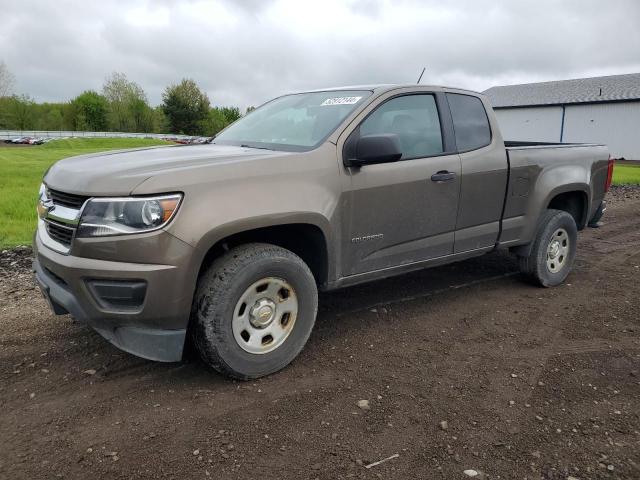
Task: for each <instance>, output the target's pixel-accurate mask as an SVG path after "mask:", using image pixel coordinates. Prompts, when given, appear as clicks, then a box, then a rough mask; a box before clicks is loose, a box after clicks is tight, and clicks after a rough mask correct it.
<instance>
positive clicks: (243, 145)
mask: <svg viewBox="0 0 640 480" xmlns="http://www.w3.org/2000/svg"><path fill="white" fill-rule="evenodd" d="M240 146H241V147H242V148H257V149H259V150H273V149H272V148H267V147H256V146H254V145H247V144H246V143H243V144H241V145H240Z"/></svg>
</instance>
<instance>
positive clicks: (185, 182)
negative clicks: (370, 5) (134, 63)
mask: <svg viewBox="0 0 640 480" xmlns="http://www.w3.org/2000/svg"><path fill="white" fill-rule="evenodd" d="M612 170H613V163H612V161H611V160H609V155H608V153H607V149H606V147H604V146H601V145H585V144H574V145H569V144H542V143H526V142H519V143H518V142H506V143H505V142H504V141H503V139H502V137H501V135H500V130H499V129H498V126H497V124H496V119H495V116H494V113H493V110H492V108H491V106H490V104H489V103H488V101H487V99H486V98H485V97H484V96H482V95H481V94H478V93H474V92H470V91H466V90H460V89H453V88H443V87H428V86H416V85H411V86H389V85H384V86H366V87H347V88H338V89H327V90H319V91H310V92H304V93H298V94H292V95H285V96H282V97H279V98H276V99H274V100H272V101H270V102H267V103H266V104H264V105H263V106H261V107H260V108H258V109H256V110H255V111H253V112H251V113H250V114H248V115H246V116H245V117H243V118H241V119H240V120H238V121H237V122H236V123H234V124H232V125H231V126H229V127H228V128H227V129H225V130H224V131H222V132H221V133H219V134H218V135H217V136H216V137H215V138H214V139H212V141H211V142H210V144H205V145H197V146H195V145H194V146H168V147H156V148H144V149H137V150H128V151H116V152H107V153H101V154H92V155H84V156H79V157H73V158H69V159H65V160H62V161H59V162H58V163H56V164H55V165H53V166H52V167H51V168H50V170H49V171H48V172H47V173H46V174H45V177H44V179H43V184H42V186H41V188H40V196H39V202H38V208H37V209H38V215H39V220H38V226H37V231H36V234H35V236H34V252H35V261H34V270H35V275H36V280H37V282H38V284H39V285H40V287H41V289H42V291H43V293H44V295H45V298H47V299H48V301H49V303H50V306H51V308H52V309H53V311H54V312H55V313H56V314H67V313H69V314H71V315H72V316H73V317H75V318H76V319H78V320H82V321H84V322H86V323H88V324H89V325H91V326H92V327H93V328H94V329H95V330H96V331H98V332H99V333H100V334H101V335H102V336H104V337H105V338H106V339H107V340H108V341H110V342H111V343H113V344H114V345H116V346H117V347H119V348H121V349H123V350H125V351H127V352H130V353H133V354H135V355H138V356H141V357H144V358H148V359H152V360H159V361H179V360H180V359H181V358H182V353H183V348H184V345H185V342H186V341H187V339H188V338H189V339H191V340H192V341H193V342H194V344H195V346H196V348H197V350H198V352H199V353H200V355H201V356H202V358H203V360H204V361H205V362H206V363H207V364H208V365H210V366H211V367H213V368H214V369H216V370H218V371H219V372H222V373H224V374H226V375H229V376H231V377H234V378H239V379H250V378H257V377H260V376H263V375H267V374H270V373H273V372H275V371H278V370H280V369H282V368H283V367H285V366H286V365H287V364H289V363H290V362H291V361H292V360H293V359H294V358H295V357H296V355H298V353H299V352H300V351H301V350H302V348H303V346H304V345H305V342H306V341H307V339H308V338H309V335H310V333H311V330H312V327H313V325H314V322H315V318H316V311H317V302H318V295H317V292H318V289H322V290H329V289H336V288H339V287H345V286H348V285H354V284H357V283H362V282H367V281H370V280H375V279H380V278H383V277H388V276H391V275H397V274H401V273H404V272H408V271H411V270H415V269H419V268H424V267H431V266H434V265H441V264H445V263H450V262H455V261H459V260H462V259H466V258H470V257H474V256H478V255H482V254H484V253H487V252H490V251H493V250H496V249H509V250H510V251H511V252H512V253H513V254H515V255H517V256H518V257H519V261H520V266H521V270H522V272H523V273H524V275H525V276H526V277H527V278H529V279H531V280H532V281H534V282H536V283H537V284H539V285H542V286H545V287H549V286H554V285H558V284H560V283H561V282H563V281H564V279H565V278H566V276H567V274H568V273H569V271H570V270H571V267H572V263H573V261H574V256H575V254H576V240H577V238H576V237H577V232H578V231H579V230H581V229H583V228H585V227H586V226H587V225H593V224H596V223H597V221H598V220H599V218H600V216H601V215H602V213H603V211H604V196H605V192H606V191H607V189H608V188H609V185H610V183H611V175H612ZM425 328H427V327H425Z"/></svg>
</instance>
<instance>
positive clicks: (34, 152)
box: [0, 138, 640, 248]
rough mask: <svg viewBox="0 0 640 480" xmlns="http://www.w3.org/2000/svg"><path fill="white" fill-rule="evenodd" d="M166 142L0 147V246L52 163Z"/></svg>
mask: <svg viewBox="0 0 640 480" xmlns="http://www.w3.org/2000/svg"><path fill="white" fill-rule="evenodd" d="M166 143H167V142H163V141H160V140H148V139H137V138H76V139H70V140H56V141H53V142H50V143H47V144H45V145H37V146H32V147H5V146H4V145H3V144H0V247H2V248H5V247H12V246H16V245H25V244H28V243H30V242H31V235H32V233H33V230H34V228H35V224H36V211H35V203H36V197H37V195H38V187H39V185H40V181H41V179H42V175H43V174H44V172H45V170H46V169H47V168H48V167H49V166H50V165H51V164H52V163H54V162H56V161H57V160H60V159H61V158H66V157H71V156H73V155H82V154H85V153H93V152H100V151H103V150H113V149H119V148H135V147H146V146H151V145H163V144H166ZM613 183H614V184H615V185H624V184H633V185H640V166H635V165H620V164H618V165H616V167H615V170H614V174H613Z"/></svg>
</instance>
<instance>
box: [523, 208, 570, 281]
mask: <svg viewBox="0 0 640 480" xmlns="http://www.w3.org/2000/svg"><path fill="white" fill-rule="evenodd" d="M577 239H578V229H577V227H576V222H575V220H574V219H573V217H572V216H571V215H570V214H569V213H567V212H564V211H562V210H547V211H546V212H545V213H544V214H543V215H542V217H541V218H540V221H539V222H538V231H537V232H536V236H535V239H534V241H533V246H532V248H531V253H530V254H529V256H527V257H520V259H519V261H520V271H521V272H522V273H523V274H524V275H525V276H526V277H527V279H528V280H530V281H531V282H533V283H536V284H538V285H541V286H543V287H553V286H556V285H559V284H561V283H562V282H563V281H564V280H565V279H566V278H567V275H569V272H570V271H571V268H572V266H573V261H574V259H575V255H576V247H577Z"/></svg>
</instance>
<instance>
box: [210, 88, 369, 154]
mask: <svg viewBox="0 0 640 480" xmlns="http://www.w3.org/2000/svg"><path fill="white" fill-rule="evenodd" d="M369 95H371V92H370V91H366V90H333V91H328V92H314V93H300V94H295V95H286V96H284V97H279V98H276V99H275V100H272V101H270V102H268V103H266V104H264V105H263V106H261V107H259V108H257V109H256V110H254V111H253V112H251V113H249V114H247V115H246V116H245V117H243V118H241V119H240V120H238V121H237V122H236V123H234V124H233V125H231V126H230V127H229V128H227V129H226V130H224V131H222V132H221V133H220V134H218V135H217V136H216V137H215V139H214V140H213V143H217V144H222V145H238V146H240V145H241V146H247V147H253V148H267V149H270V150H286V151H305V150H311V149H312V148H315V147H317V146H318V145H320V143H321V142H322V141H324V139H325V138H326V137H327V136H328V135H329V134H330V133H331V132H333V131H334V130H335V129H336V128H337V127H338V125H340V123H341V122H342V121H343V120H344V119H345V118H346V116H347V115H349V113H351V112H352V111H353V110H354V109H355V108H356V107H357V106H358V105H360V104H361V103H362V101H363V100H364V99H365V98H367V97H368V96H369Z"/></svg>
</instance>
